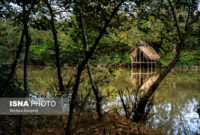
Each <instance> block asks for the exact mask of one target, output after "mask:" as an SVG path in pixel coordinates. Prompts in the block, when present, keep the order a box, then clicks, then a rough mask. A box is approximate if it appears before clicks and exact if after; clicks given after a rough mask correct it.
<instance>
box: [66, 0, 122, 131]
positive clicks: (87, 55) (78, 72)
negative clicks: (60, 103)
mask: <svg viewBox="0 0 200 135" xmlns="http://www.w3.org/2000/svg"><path fill="white" fill-rule="evenodd" d="M124 1H125V0H121V2H120V3H119V5H118V6H117V7H115V9H114V10H113V12H112V14H111V16H110V18H109V19H108V20H107V21H106V22H105V25H104V27H103V29H102V30H101V32H100V33H99V35H98V37H97V38H96V40H95V42H94V44H93V46H92V48H91V50H90V51H89V52H87V53H86V56H85V59H84V60H83V61H82V62H81V64H80V65H79V66H78V70H77V75H76V81H75V84H74V88H73V92H72V98H71V102H70V109H69V117H68V121H67V128H66V132H65V135H70V134H71V133H70V130H71V121H72V116H73V111H74V107H75V103H76V102H75V100H76V96H77V92H78V86H79V83H80V77H81V73H82V71H83V70H84V68H85V65H86V64H87V63H88V60H89V59H90V57H91V56H92V55H93V53H94V51H95V49H96V47H97V45H98V44H99V41H100V40H101V38H102V36H103V34H104V33H105V31H106V28H107V27H108V25H109V24H110V21H111V20H112V18H113V17H114V15H115V14H116V13H117V11H118V10H119V7H120V6H121V5H122V3H123V2H124Z"/></svg>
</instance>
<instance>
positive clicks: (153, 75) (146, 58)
mask: <svg viewBox="0 0 200 135" xmlns="http://www.w3.org/2000/svg"><path fill="white" fill-rule="evenodd" d="M130 58H131V83H132V84H133V85H134V87H136V88H137V87H139V86H141V87H140V89H141V90H146V89H149V88H150V87H151V86H152V85H153V83H154V82H155V81H156V80H157V79H158V77H159V69H158V61H159V59H160V56H159V55H158V54H157V52H156V51H155V50H154V49H153V48H152V47H151V46H149V45H143V46H138V47H137V48H136V49H135V50H134V51H133V52H132V53H131V54H130Z"/></svg>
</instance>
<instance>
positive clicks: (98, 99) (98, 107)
mask: <svg viewBox="0 0 200 135" xmlns="http://www.w3.org/2000/svg"><path fill="white" fill-rule="evenodd" d="M79 14H80V24H81V29H82V36H83V45H84V49H85V54H87V52H88V51H89V49H88V44H87V36H86V33H85V26H84V20H83V14H82V11H81V10H79ZM87 71H88V76H89V79H90V83H91V87H92V90H93V93H94V95H95V98H96V111H97V113H98V116H99V119H101V117H102V108H101V101H102V97H101V95H100V92H99V90H98V88H97V86H96V84H95V82H94V79H93V76H92V72H91V68H90V63H89V60H88V62H87Z"/></svg>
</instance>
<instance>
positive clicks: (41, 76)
mask: <svg viewBox="0 0 200 135" xmlns="http://www.w3.org/2000/svg"><path fill="white" fill-rule="evenodd" d="M29 71H30V72H29V76H30V78H29V81H30V83H29V85H30V89H31V91H32V92H33V93H42V94H44V95H46V94H48V93H55V91H56V89H57V88H58V86H57V78H56V69H54V68H52V67H38V66H37V67H35V66H31V67H30V68H29ZM75 71H76V68H75V67H74V68H72V67H70V68H63V79H64V82H65V84H67V83H68V80H70V78H74V75H75ZM92 71H93V75H94V78H95V81H96V82H97V84H98V87H99V90H100V91H101V94H102V95H103V96H105V98H106V99H105V102H104V106H106V108H105V110H106V111H109V112H111V111H112V110H115V111H116V110H120V109H121V111H123V110H122V106H121V104H120V102H119V95H118V90H122V91H126V90H127V89H132V90H134V89H135V88H136V87H137V86H138V85H140V86H141V90H142V91H144V92H145V89H148V88H149V87H150V86H151V85H152V83H153V82H154V81H155V80H156V79H157V78H158V76H159V72H160V71H158V70H156V69H153V70H146V69H145V71H144V70H142V71H139V70H131V69H111V68H109V69H107V68H101V69H96V68H93V70H92ZM22 74H23V72H22V70H20V69H19V70H18V76H19V79H20V78H21V77H22ZM88 89H90V87H89V80H88V76H87V73H86V72H85V73H83V77H82V80H81V84H80V87H79V91H81V93H82V91H88ZM83 93H84V92H83ZM199 104H200V72H199V71H172V72H171V73H169V74H168V76H167V77H166V78H165V79H164V81H163V82H162V83H161V84H160V86H159V88H158V90H157V91H156V93H155V96H154V105H153V108H152V110H151V112H150V116H151V117H150V118H149V119H148V120H147V122H146V125H147V126H151V127H153V128H156V129H158V130H161V131H163V132H165V133H166V134H170V135H171V134H175V135H176V134H185V135H188V134H200V116H199V114H198V113H197V106H198V105H199ZM114 108H115V109H114ZM116 108H117V109H116Z"/></svg>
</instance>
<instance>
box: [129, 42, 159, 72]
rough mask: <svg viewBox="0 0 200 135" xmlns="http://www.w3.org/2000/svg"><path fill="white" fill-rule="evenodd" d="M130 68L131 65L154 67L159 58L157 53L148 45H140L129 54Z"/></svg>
mask: <svg viewBox="0 0 200 135" xmlns="http://www.w3.org/2000/svg"><path fill="white" fill-rule="evenodd" d="M130 58H131V67H133V65H134V64H135V65H139V66H140V68H141V65H147V66H149V65H150V66H151V67H152V66H156V64H157V63H158V60H159V59H160V56H159V55H158V53H157V52H156V51H155V50H154V49H153V48H152V47H151V46H149V45H141V46H138V47H137V48H135V50H134V51H133V52H132V53H131V54H130Z"/></svg>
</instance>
